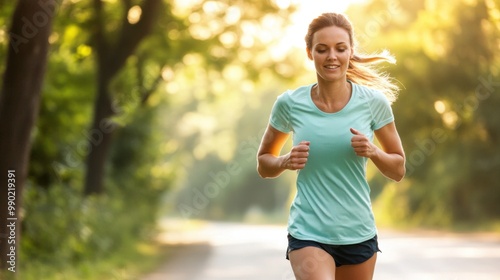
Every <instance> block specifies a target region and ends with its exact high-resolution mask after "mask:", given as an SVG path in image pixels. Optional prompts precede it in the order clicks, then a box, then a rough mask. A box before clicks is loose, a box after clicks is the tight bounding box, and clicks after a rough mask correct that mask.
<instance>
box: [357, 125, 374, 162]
mask: <svg viewBox="0 0 500 280" xmlns="http://www.w3.org/2000/svg"><path fill="white" fill-rule="evenodd" d="M351 133H352V134H353V135H354V136H353V137H352V138H351V146H352V148H353V149H354V152H355V153H356V155H357V156H360V157H366V158H371V157H373V156H375V155H376V153H377V147H376V146H375V144H373V143H372V142H371V141H370V139H368V137H366V136H365V135H364V134H362V133H361V132H359V131H357V130H356V129H354V128H351Z"/></svg>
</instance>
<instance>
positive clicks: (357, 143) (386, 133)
mask: <svg viewBox="0 0 500 280" xmlns="http://www.w3.org/2000/svg"><path fill="white" fill-rule="evenodd" d="M351 132H352V133H353V134H354V136H353V137H352V139H351V145H352V147H353V148H354V151H355V152H356V154H357V155H358V156H364V157H367V158H370V159H371V160H372V161H373V163H374V164H375V166H377V168H378V169H379V170H380V172H382V174H384V175H385V176H386V177H388V178H390V179H392V180H394V181H397V182H399V181H401V180H402V179H403V177H404V176H405V172H406V169H405V153H404V150H403V145H402V144H401V139H400V138H399V134H398V131H397V130H396V125H395V124H394V122H391V123H389V124H387V125H385V126H383V127H382V128H380V129H378V130H375V136H376V137H377V139H378V142H379V143H380V145H381V146H382V149H380V148H379V147H377V146H376V145H375V144H373V143H372V142H370V141H369V140H368V138H367V137H366V136H364V135H363V134H361V133H359V132H358V131H357V130H355V129H352V128H351Z"/></svg>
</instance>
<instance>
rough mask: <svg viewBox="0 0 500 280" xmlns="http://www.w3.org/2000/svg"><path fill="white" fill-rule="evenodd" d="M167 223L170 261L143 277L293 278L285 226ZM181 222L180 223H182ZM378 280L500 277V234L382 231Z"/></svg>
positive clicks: (184, 279)
mask: <svg viewBox="0 0 500 280" xmlns="http://www.w3.org/2000/svg"><path fill="white" fill-rule="evenodd" d="M183 223H184V225H181V226H179V223H178V222H177V223H173V222H172V221H166V228H167V230H166V231H165V233H164V234H162V236H161V237H160V238H161V240H162V242H165V243H168V244H171V245H172V256H171V258H170V259H169V260H168V262H167V263H166V264H164V265H163V266H162V267H160V268H159V269H158V270H157V271H155V272H154V273H151V274H149V275H146V276H144V277H143V278H142V279H141V280H226V279H227V280H229V279H231V280H256V279H259V280H267V279H269V280H271V279H272V280H292V279H294V277H293V273H292V271H291V268H290V264H289V262H288V261H287V260H286V259H285V249H286V234H287V233H286V227H285V226H261V225H247V224H235V223H212V222H210V223H208V222H207V223H200V222H197V223H196V224H195V225H193V224H192V223H191V222H187V223H188V226H186V224H185V223H186V222H183ZM183 223H182V222H181V224H183ZM379 247H380V249H381V250H382V253H379V255H378V261H377V266H376V268H375V277H374V279H375V280H392V279H398V280H401V279H404V280H413V279H415V280H466V279H467V280H468V279H472V280H499V279H500V236H495V235H492V234H489V235H485V234H481V235H479V234H476V235H470V234H469V235H459V234H443V233H429V232H418V233H417V232H413V233H402V232H394V231H386V230H380V231H379Z"/></svg>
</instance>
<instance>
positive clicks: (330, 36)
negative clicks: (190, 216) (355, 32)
mask: <svg viewBox="0 0 500 280" xmlns="http://www.w3.org/2000/svg"><path fill="white" fill-rule="evenodd" d="M349 42H350V40H349V34H348V33H347V31H346V30H345V29H343V28H340V27H337V26H329V27H325V28H322V29H320V30H318V31H316V33H314V35H313V40H312V49H307V56H308V57H309V59H311V60H313V61H314V66H315V67H316V72H317V74H318V79H323V80H325V81H337V80H339V79H343V80H345V79H346V73H347V67H348V65H349V59H350V58H351V57H352V48H351V44H350V43H349Z"/></svg>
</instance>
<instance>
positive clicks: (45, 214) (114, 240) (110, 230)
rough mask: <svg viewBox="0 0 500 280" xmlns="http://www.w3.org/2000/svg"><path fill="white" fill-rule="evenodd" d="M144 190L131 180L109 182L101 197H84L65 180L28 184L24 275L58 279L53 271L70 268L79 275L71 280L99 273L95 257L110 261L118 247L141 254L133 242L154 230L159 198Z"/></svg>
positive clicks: (102, 260) (146, 238)
mask: <svg viewBox="0 0 500 280" xmlns="http://www.w3.org/2000/svg"><path fill="white" fill-rule="evenodd" d="M145 189H146V188H138V187H137V186H136V185H135V184H134V182H129V183H128V184H120V185H116V186H113V187H111V188H110V192H109V194H107V195H105V196H91V197H85V198H83V197H82V196H81V195H80V193H81V192H80V190H78V189H76V188H73V187H71V186H67V185H53V186H52V187H51V188H49V189H47V190H43V189H39V188H34V187H33V186H31V187H29V188H27V190H26V194H25V205H26V208H25V213H26V214H25V218H24V220H23V230H24V231H23V242H22V248H21V252H22V254H21V261H20V264H21V266H22V267H21V271H22V272H23V275H25V276H26V277H24V276H23V279H38V278H36V277H39V275H46V274H45V273H48V275H52V276H53V277H54V279H62V278H57V277H56V275H58V274H59V273H54V272H55V271H72V270H76V271H73V272H71V273H75V274H76V275H78V277H74V278H72V279H96V278H95V276H96V275H98V274H99V273H103V271H102V270H97V271H93V270H94V269H95V268H94V266H98V263H99V262H106V261H107V262H109V260H110V259H113V258H116V254H117V253H118V252H122V253H123V252H127V253H128V254H131V255H134V254H136V255H137V254H140V253H141V252H138V248H137V245H138V244H139V243H140V242H145V241H148V240H151V237H152V236H153V235H154V234H155V232H156V230H155V226H156V225H155V222H156V210H157V207H158V202H159V198H158V197H159V196H158V193H157V192H156V193H155V192H151V191H146V190H145ZM138 201H147V203H137V202H138ZM28 259H29V260H30V261H29V262H28V261H27V260H28ZM23 260H24V261H23ZM122 261H123V260H122ZM28 263H29V265H28ZM72 267H77V268H78V269H71V268H72ZM38 270H42V271H38ZM42 272H43V273H42ZM68 273H69V272H68ZM30 277H34V278H30ZM44 279H52V278H50V277H49V278H44ZM65 279H70V278H65ZM120 279H122V278H120ZM123 279H125V278H123Z"/></svg>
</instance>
